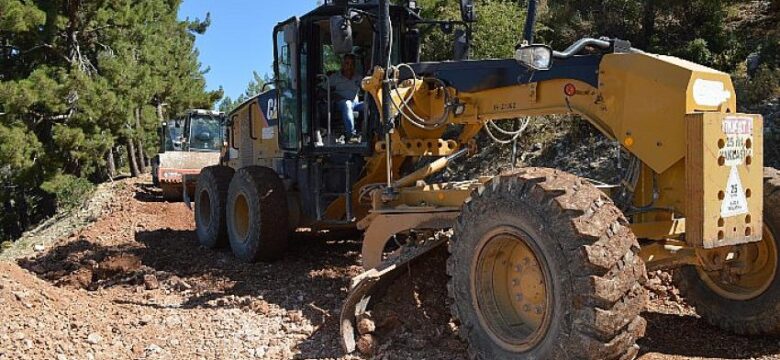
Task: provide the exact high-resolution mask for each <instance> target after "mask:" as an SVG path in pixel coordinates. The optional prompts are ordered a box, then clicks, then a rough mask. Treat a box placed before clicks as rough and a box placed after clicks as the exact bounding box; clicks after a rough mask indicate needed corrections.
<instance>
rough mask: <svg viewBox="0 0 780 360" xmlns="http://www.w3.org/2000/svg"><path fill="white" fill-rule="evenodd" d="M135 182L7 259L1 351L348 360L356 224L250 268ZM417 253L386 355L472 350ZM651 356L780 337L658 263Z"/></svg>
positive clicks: (768, 343)
mask: <svg viewBox="0 0 780 360" xmlns="http://www.w3.org/2000/svg"><path fill="white" fill-rule="evenodd" d="M144 181H148V179H143V181H140V182H138V181H133V180H125V184H126V186H123V187H119V188H117V192H116V194H115V196H114V199H113V201H111V202H110V204H109V205H108V208H107V209H106V210H105V211H103V212H102V214H101V215H100V216H99V218H98V219H97V221H96V222H95V223H93V224H92V225H89V226H87V227H86V228H84V229H82V230H80V231H76V232H74V233H73V234H70V236H67V237H65V238H62V239H60V240H59V241H58V242H56V243H55V244H53V246H52V247H50V248H49V249H48V250H47V251H45V252H42V253H40V254H38V255H37V256H35V257H31V258H22V259H19V260H17V261H16V263H2V262H0V318H2V319H3V321H2V322H1V323H0V359H18V358H46V359H58V360H61V359H92V358H95V359H179V358H182V359H183V358H218V359H223V358H231V359H252V358H255V359H289V358H339V359H358V358H362V357H361V356H359V355H344V354H343V353H342V351H341V349H340V346H339V341H338V316H339V312H340V306H341V301H342V300H343V299H344V298H345V297H346V294H347V288H348V286H349V280H350V278H351V277H352V276H355V275H357V274H358V273H359V272H360V271H361V267H360V264H359V252H360V243H359V242H358V241H355V240H354V239H356V236H355V234H354V233H319V234H311V233H306V232H300V233H297V234H296V235H295V236H294V239H293V244H292V246H291V248H290V250H289V252H288V255H287V256H286V257H285V258H284V259H283V260H281V261H278V262H275V263H271V264H254V265H247V264H243V263H240V262H238V261H236V260H235V259H234V258H233V256H232V255H231V253H230V252H229V250H227V249H225V250H221V251H213V250H208V249H204V248H202V247H199V246H198V244H197V240H196V237H195V234H194V233H193V228H194V225H193V220H192V214H191V213H190V212H189V210H187V209H186V208H185V207H184V205H183V204H181V203H166V202H163V201H162V196H161V194H159V193H158V192H156V191H155V190H153V189H152V188H151V187H150V186H149V185H147V184H146V183H145V182H144ZM441 250H442V251H437V252H435V253H434V254H433V256H431V257H428V258H426V259H425V261H419V262H417V263H415V264H412V265H411V266H410V267H409V268H408V271H406V272H404V274H402V275H401V276H400V277H399V279H398V280H397V281H396V282H395V283H394V284H393V285H392V286H391V287H390V288H389V289H388V291H387V294H386V295H385V297H384V298H383V300H382V301H381V302H380V303H379V304H378V305H377V306H376V308H375V309H374V313H373V315H374V318H375V319H377V322H376V326H377V331H376V334H377V335H378V339H377V340H378V344H377V348H376V349H377V350H376V353H375V356H374V358H378V359H408V358H417V359H465V358H467V353H466V345H465V344H463V343H462V342H461V341H460V340H459V338H458V328H457V324H455V323H454V322H453V320H452V319H451V318H450V315H449V312H448V299H447V295H446V280H447V276H446V274H445V273H444V262H445V261H446V251H444V250H443V249H441ZM648 286H649V287H650V289H651V290H652V291H651V303H650V304H649V307H648V311H647V312H646V313H645V314H644V316H645V317H646V319H647V320H648V328H647V334H646V336H645V338H644V339H642V340H641V342H640V346H641V347H642V352H643V355H642V357H641V359H687V358H725V359H751V358H760V359H780V355H777V354H780V343H778V341H777V340H776V339H771V338H760V337H750V338H748V337H739V336H732V335H728V334H726V333H724V332H723V331H721V330H719V329H717V328H715V327H712V326H710V325H708V324H707V323H706V322H705V321H704V320H702V319H701V318H699V317H698V316H697V315H696V313H695V311H694V309H692V308H690V307H689V306H687V305H686V304H685V303H684V302H683V300H682V299H680V298H679V293H678V292H676V289H674V287H673V286H672V285H671V283H670V278H669V275H668V274H666V273H658V274H653V275H652V276H651V281H650V282H649V284H648Z"/></svg>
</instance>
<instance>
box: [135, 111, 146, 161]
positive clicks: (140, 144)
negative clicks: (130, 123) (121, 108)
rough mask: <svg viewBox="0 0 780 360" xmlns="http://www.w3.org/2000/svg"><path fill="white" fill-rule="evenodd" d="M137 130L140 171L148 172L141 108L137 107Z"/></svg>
mask: <svg viewBox="0 0 780 360" xmlns="http://www.w3.org/2000/svg"><path fill="white" fill-rule="evenodd" d="M135 131H136V133H137V134H138V137H139V139H137V140H138V148H137V149H136V150H137V151H138V171H140V172H141V173H142V174H146V159H145V158H146V157H145V156H144V142H143V140H141V138H143V129H142V128H141V108H135Z"/></svg>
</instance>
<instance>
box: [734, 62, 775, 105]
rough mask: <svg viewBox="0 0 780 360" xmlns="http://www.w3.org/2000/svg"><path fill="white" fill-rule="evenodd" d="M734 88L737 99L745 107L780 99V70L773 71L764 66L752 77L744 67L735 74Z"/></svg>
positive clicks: (766, 65)
mask: <svg viewBox="0 0 780 360" xmlns="http://www.w3.org/2000/svg"><path fill="white" fill-rule="evenodd" d="M734 86H735V87H736V90H737V99H738V100H739V102H740V103H742V104H744V105H754V104H759V103H761V102H762V101H764V100H766V99H771V98H774V99H777V98H780V68H774V69H772V68H771V67H770V66H769V65H768V64H762V65H760V66H759V68H758V70H756V72H755V73H754V74H753V75H752V76H748V75H747V74H746V73H745V70H744V66H742V67H741V68H740V71H738V72H737V73H736V74H735V77H734Z"/></svg>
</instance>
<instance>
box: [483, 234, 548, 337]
mask: <svg viewBox="0 0 780 360" xmlns="http://www.w3.org/2000/svg"><path fill="white" fill-rule="evenodd" d="M528 238H530V237H529V236H528V234H525V233H523V232H521V231H519V230H518V229H515V228H511V227H501V228H498V229H495V230H494V231H491V232H489V233H488V234H486V235H485V236H484V237H483V238H482V240H481V241H480V244H481V246H480V247H479V249H480V250H479V254H478V255H477V256H476V257H475V260H474V261H473V263H472V269H471V270H472V271H471V280H472V284H471V285H472V286H471V289H472V299H474V305H475V307H476V310H477V315H478V318H479V321H480V322H481V323H482V326H483V327H484V328H485V329H487V330H488V331H487V333H488V335H489V336H490V337H491V338H492V339H493V341H494V342H496V343H497V344H499V345H500V346H501V347H503V348H505V349H507V350H509V351H513V352H522V351H526V350H528V349H531V348H533V347H534V346H535V345H536V344H538V343H539V341H541V339H542V338H544V334H545V333H546V332H547V330H548V328H549V324H550V318H551V316H550V313H551V291H550V289H549V286H548V284H549V275H548V271H547V270H546V268H547V266H546V264H545V263H543V262H540V259H541V257H540V256H538V254H537V252H536V251H535V250H534V249H533V247H532V246H530V244H529V242H528V241H526V240H525V239H528Z"/></svg>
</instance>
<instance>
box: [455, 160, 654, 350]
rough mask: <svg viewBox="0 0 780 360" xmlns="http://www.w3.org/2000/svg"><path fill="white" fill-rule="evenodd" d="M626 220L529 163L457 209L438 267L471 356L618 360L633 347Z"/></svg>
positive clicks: (591, 191) (583, 189) (635, 332)
mask: <svg viewBox="0 0 780 360" xmlns="http://www.w3.org/2000/svg"><path fill="white" fill-rule="evenodd" d="M638 251H639V245H638V243H637V240H636V238H635V237H634V235H633V234H632V233H631V230H630V229H629V228H628V224H627V221H626V219H625V217H624V216H623V214H622V213H621V212H620V210H618V209H617V208H616V207H615V206H614V205H613V204H612V202H611V201H610V200H609V198H608V197H607V196H606V195H604V194H603V193H602V192H601V191H599V190H598V189H596V188H595V187H594V186H592V185H591V184H589V183H587V182H585V181H583V180H582V179H580V178H578V177H576V176H574V175H570V174H566V173H563V172H560V171H557V170H552V169H539V168H529V169H524V170H521V171H519V172H517V173H512V174H506V175H502V176H500V177H497V178H495V179H493V180H492V181H491V182H490V183H488V184H486V185H485V187H484V188H483V189H481V190H480V191H478V192H475V193H474V194H472V198H471V200H469V201H468V202H467V203H466V205H464V207H463V210H462V213H461V216H460V217H459V219H458V221H457V223H456V225H455V235H454V238H453V239H452V241H451V242H450V252H451V256H450V259H449V260H448V262H447V271H448V273H449V275H450V276H451V280H450V283H449V284H448V290H449V293H450V296H451V298H452V303H453V306H452V311H453V316H454V317H456V318H457V319H458V320H459V321H460V323H461V327H460V329H461V330H460V331H461V336H462V337H464V338H465V340H467V341H468V343H469V351H470V352H471V356H472V357H475V358H480V359H516V358H529V359H568V358H572V357H577V358H584V359H622V358H633V357H634V356H636V354H637V352H638V347H637V346H636V345H635V343H636V340H637V339H638V338H639V337H641V336H642V335H643V334H644V330H645V321H644V319H642V318H641V317H640V315H639V313H640V312H641V311H642V309H643V308H644V306H645V303H646V300H647V296H646V293H645V290H644V288H643V286H642V284H641V283H642V282H643V281H644V279H646V274H645V267H644V263H643V262H642V260H641V259H640V258H639V257H638V256H637V253H638Z"/></svg>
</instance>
